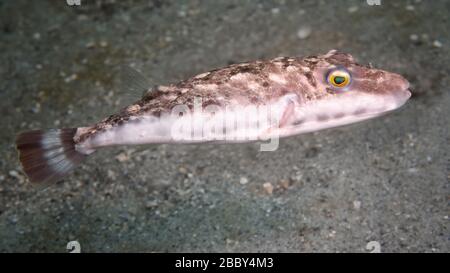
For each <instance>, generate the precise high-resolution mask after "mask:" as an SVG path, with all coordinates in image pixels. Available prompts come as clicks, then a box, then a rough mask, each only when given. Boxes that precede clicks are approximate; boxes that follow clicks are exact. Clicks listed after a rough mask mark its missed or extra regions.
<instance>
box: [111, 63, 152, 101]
mask: <svg viewBox="0 0 450 273" xmlns="http://www.w3.org/2000/svg"><path fill="white" fill-rule="evenodd" d="M119 74H120V75H119V79H120V83H119V90H118V91H120V93H121V94H122V95H121V97H122V99H121V101H122V103H121V105H122V106H126V105H129V104H131V103H133V102H135V101H137V100H138V99H140V98H142V96H143V95H144V94H145V93H147V92H148V91H149V90H151V89H152V87H153V86H152V85H151V83H150V81H149V80H148V79H147V78H146V77H145V76H144V75H143V74H142V73H141V72H139V71H137V70H136V69H134V68H132V67H130V66H128V65H123V66H121V67H120V72H119Z"/></svg>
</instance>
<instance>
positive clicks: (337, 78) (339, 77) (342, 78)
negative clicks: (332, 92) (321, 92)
mask: <svg viewBox="0 0 450 273" xmlns="http://www.w3.org/2000/svg"><path fill="white" fill-rule="evenodd" d="M343 82H345V78H344V77H341V76H336V77H334V83H335V84H342V83H343Z"/></svg>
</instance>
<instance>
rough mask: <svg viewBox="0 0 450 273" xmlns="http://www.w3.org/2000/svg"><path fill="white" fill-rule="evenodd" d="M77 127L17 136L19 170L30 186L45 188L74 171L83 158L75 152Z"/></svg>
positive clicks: (24, 133)
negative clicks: (24, 175) (20, 169)
mask: <svg viewBox="0 0 450 273" xmlns="http://www.w3.org/2000/svg"><path fill="white" fill-rule="evenodd" d="M76 132H77V128H65V129H51V130H33V131H28V132H22V133H19V134H18V135H17V138H16V147H17V150H18V151H19V159H20V163H21V164H22V168H23V170H24V171H25V173H26V175H27V176H28V178H29V180H30V181H31V183H32V184H33V185H36V186H40V187H42V186H43V187H47V186H49V185H51V184H53V183H55V182H57V181H58V180H60V179H61V178H63V177H64V176H65V175H66V174H67V173H68V172H70V171H71V170H73V169H75V167H77V166H78V165H79V164H80V163H81V162H82V161H83V160H84V159H85V158H86V157H87V156H86V155H85V154H83V153H80V152H78V151H77V150H76V149H75V141H74V136H75V133H76Z"/></svg>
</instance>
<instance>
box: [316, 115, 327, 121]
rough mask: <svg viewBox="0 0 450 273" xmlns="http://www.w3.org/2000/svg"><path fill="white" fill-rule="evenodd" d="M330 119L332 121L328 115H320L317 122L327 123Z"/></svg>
mask: <svg viewBox="0 0 450 273" xmlns="http://www.w3.org/2000/svg"><path fill="white" fill-rule="evenodd" d="M329 119H330V117H329V116H328V115H326V114H319V115H317V120H318V121H327V120H329Z"/></svg>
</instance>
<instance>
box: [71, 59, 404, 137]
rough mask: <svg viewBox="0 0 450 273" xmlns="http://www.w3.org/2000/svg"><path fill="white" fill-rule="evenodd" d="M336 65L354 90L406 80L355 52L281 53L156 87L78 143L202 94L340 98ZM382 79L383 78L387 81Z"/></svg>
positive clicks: (205, 98)
mask: <svg viewBox="0 0 450 273" xmlns="http://www.w3.org/2000/svg"><path fill="white" fill-rule="evenodd" d="M333 67H344V68H346V69H348V70H350V71H351V72H352V77H353V79H354V81H353V83H352V88H356V89H358V90H359V91H363V92H378V93H382V92H386V91H385V90H392V87H395V86H392V85H395V84H398V85H400V84H399V82H401V81H402V79H395V77H396V76H395V75H396V74H391V73H386V72H384V71H381V70H377V69H372V68H371V67H369V66H363V65H359V64H357V63H356V62H355V61H354V59H353V57H352V56H351V55H349V54H345V53H340V52H336V51H330V52H329V53H328V54H325V55H319V56H308V57H305V58H299V57H294V58H290V57H279V58H275V59H272V60H265V61H254V62H248V63H239V64H233V65H229V66H227V67H224V68H221V69H215V70H212V71H209V72H206V73H203V74H200V75H197V76H194V77H191V78H189V79H187V80H184V81H181V82H179V83H177V84H172V85H169V86H157V87H154V88H152V89H151V90H149V91H148V92H147V93H146V94H145V95H144V96H143V97H142V98H141V99H140V100H139V101H137V102H136V103H134V104H132V105H130V106H128V107H126V108H124V109H122V110H121V111H120V112H119V113H117V114H114V115H111V116H110V117H108V118H106V119H104V120H102V121H101V122H99V123H97V124H95V125H94V126H92V127H88V128H85V131H84V133H82V134H80V135H79V136H78V137H77V138H76V139H75V142H76V143H79V142H82V141H83V140H85V139H86V138H88V137H90V136H92V135H94V134H96V133H98V132H101V131H103V130H105V129H107V128H111V127H112V126H117V125H120V124H121V123H124V122H127V121H128V120H129V119H130V117H132V116H142V115H153V116H160V115H161V114H162V113H167V112H170V111H171V109H172V108H173V107H174V106H176V105H180V104H181V105H186V106H188V107H189V108H192V107H193V103H194V98H196V97H200V98H202V103H203V106H207V105H209V104H214V105H217V106H219V107H221V106H227V105H230V104H232V103H235V102H236V101H239V104H241V105H246V104H254V105H259V104H264V103H267V102H269V101H271V100H273V99H276V98H279V97H281V96H283V95H285V94H287V93H295V94H296V95H297V96H298V98H299V101H300V103H304V102H307V101H311V100H317V99H321V98H324V97H327V96H336V95H338V94H336V90H334V89H333V87H332V86H330V85H329V84H327V82H326V79H325V77H326V74H327V71H329V70H330V69H331V68H333ZM387 74H389V75H387ZM273 77H276V79H274V78H273ZM277 79H279V80H277ZM358 79H363V80H362V81H358ZM379 79H382V80H383V84H380V80H379ZM388 85H391V86H388Z"/></svg>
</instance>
